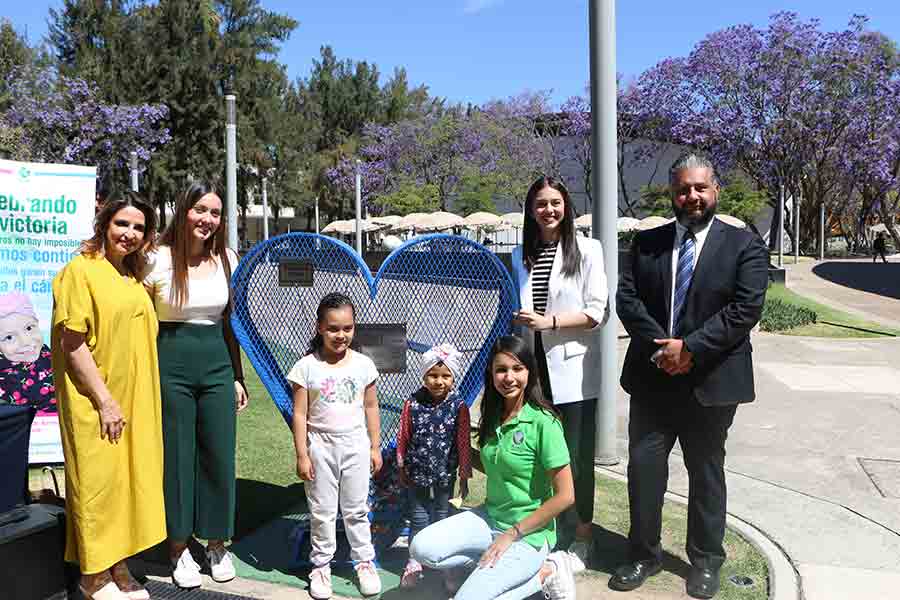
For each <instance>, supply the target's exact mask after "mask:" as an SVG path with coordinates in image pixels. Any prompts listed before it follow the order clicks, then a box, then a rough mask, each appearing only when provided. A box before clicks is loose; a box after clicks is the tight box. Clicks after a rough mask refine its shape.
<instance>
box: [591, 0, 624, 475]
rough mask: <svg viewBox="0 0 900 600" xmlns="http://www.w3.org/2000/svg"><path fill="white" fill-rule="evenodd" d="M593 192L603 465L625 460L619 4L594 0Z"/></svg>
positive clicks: (612, 0) (598, 446)
mask: <svg viewBox="0 0 900 600" xmlns="http://www.w3.org/2000/svg"><path fill="white" fill-rule="evenodd" d="M589 19H590V42H591V49H590V52H591V161H592V164H593V165H594V168H593V169H592V172H591V189H592V190H595V192H594V205H593V207H592V212H593V219H592V225H593V227H592V231H593V232H594V237H595V238H597V239H599V240H600V243H601V244H602V245H603V258H604V269H605V270H606V277H607V287H608V290H609V303H608V309H609V321H608V322H607V323H606V325H604V326H603V327H602V328H601V329H600V364H599V365H585V368H597V367H599V368H600V389H599V390H597V392H598V399H597V418H596V429H595V436H596V452H595V454H594V459H595V462H596V463H597V464H601V465H614V464H617V463H618V462H619V457H618V455H617V452H616V437H617V436H616V423H617V414H616V403H617V402H616V398H617V396H618V394H617V389H616V388H617V386H618V380H619V377H618V370H619V364H618V358H617V347H616V344H617V342H618V340H617V337H618V319H617V318H616V306H615V304H616V287H617V284H618V280H619V256H618V254H619V252H618V249H619V242H618V237H617V234H616V217H617V216H618V207H619V193H618V190H617V189H616V182H617V181H618V177H617V176H616V174H617V169H618V163H617V160H616V158H617V157H616V135H617V133H616V3H615V0H591V2H590V9H589Z"/></svg>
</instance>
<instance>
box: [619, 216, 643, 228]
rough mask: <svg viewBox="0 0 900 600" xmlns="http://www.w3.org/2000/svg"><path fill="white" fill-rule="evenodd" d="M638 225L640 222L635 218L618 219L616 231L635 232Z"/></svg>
mask: <svg viewBox="0 0 900 600" xmlns="http://www.w3.org/2000/svg"><path fill="white" fill-rule="evenodd" d="M638 223H640V220H639V219H635V218H634V217H619V218H618V219H616V231H634V230H635V229H637V226H638Z"/></svg>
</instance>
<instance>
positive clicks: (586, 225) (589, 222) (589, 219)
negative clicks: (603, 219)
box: [575, 213, 594, 230]
mask: <svg viewBox="0 0 900 600" xmlns="http://www.w3.org/2000/svg"><path fill="white" fill-rule="evenodd" d="M593 221H594V215H592V214H591V213H588V214H586V215H581V216H580V217H578V218H577V219H575V229H583V230H589V229H590V228H591V227H592V226H593Z"/></svg>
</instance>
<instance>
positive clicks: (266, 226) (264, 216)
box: [262, 177, 269, 240]
mask: <svg viewBox="0 0 900 600" xmlns="http://www.w3.org/2000/svg"><path fill="white" fill-rule="evenodd" d="M267 182H268V179H267V178H266V177H263V178H262V209H263V211H262V212H263V214H262V219H263V221H262V225H263V240H268V239H269V194H268V193H267V190H266V183H267Z"/></svg>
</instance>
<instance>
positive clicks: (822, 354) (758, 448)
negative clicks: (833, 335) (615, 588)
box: [613, 333, 900, 600]
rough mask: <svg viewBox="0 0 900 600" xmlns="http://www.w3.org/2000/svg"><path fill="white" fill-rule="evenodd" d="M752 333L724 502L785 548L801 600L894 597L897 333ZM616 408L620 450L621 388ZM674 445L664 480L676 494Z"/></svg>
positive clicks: (898, 510) (899, 492) (899, 568)
mask: <svg viewBox="0 0 900 600" xmlns="http://www.w3.org/2000/svg"><path fill="white" fill-rule="evenodd" d="M753 343H754V364H755V370H756V385H757V401H756V402H755V403H753V404H749V405H744V406H741V407H740V408H739V409H738V412H737V416H736V418H735V422H734V425H733V426H732V428H731V432H730V436H729V440H728V459H727V465H726V468H727V479H728V489H729V498H728V509H729V512H730V513H731V514H733V515H735V516H737V517H739V518H741V519H743V520H745V521H747V522H749V523H751V524H753V525H754V526H756V527H757V528H758V529H760V530H762V531H763V532H765V533H766V534H767V535H768V536H769V537H770V538H771V539H772V540H773V541H774V542H775V543H776V544H778V545H779V546H780V547H781V548H782V549H783V550H784V551H785V553H786V554H787V555H788V556H789V557H790V559H791V561H792V563H793V565H794V567H795V568H796V570H797V572H798V573H799V575H800V580H801V585H802V592H803V597H804V598H806V599H807V600H852V599H856V598H859V599H866V600H876V599H881V598H884V599H885V600H887V599H889V598H891V599H896V598H900V533H898V532H900V435H898V433H897V432H898V431H900V365H898V361H897V360H896V357H897V356H898V355H900V340H898V339H888V340H871V341H869V340H866V341H853V340H850V341H847V340H824V339H814V338H798V337H787V336H778V335H773V334H765V333H760V334H755V335H754V337H753ZM626 345H627V341H623V343H622V347H621V350H622V352H621V354H620V357H621V356H624V349H625V346H626ZM619 416H620V423H619V431H620V436H622V438H621V439H620V455H621V456H627V440H626V439H625V438H624V436H625V432H627V431H628V428H627V418H628V397H627V395H625V394H624V392H621V391H620V394H619ZM677 452H678V447H677V446H676V452H675V453H673V459H672V461H671V473H670V481H669V490H670V491H672V492H675V493H678V494H682V495H687V492H688V482H687V474H686V471H685V469H684V467H683V465H682V462H681V458H680V456H677ZM625 466H626V465H625V464H624V462H623V464H620V465H618V466H616V467H614V468H613V470H614V471H616V472H619V473H624V471H625ZM623 598H624V596H623Z"/></svg>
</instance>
